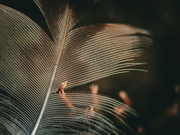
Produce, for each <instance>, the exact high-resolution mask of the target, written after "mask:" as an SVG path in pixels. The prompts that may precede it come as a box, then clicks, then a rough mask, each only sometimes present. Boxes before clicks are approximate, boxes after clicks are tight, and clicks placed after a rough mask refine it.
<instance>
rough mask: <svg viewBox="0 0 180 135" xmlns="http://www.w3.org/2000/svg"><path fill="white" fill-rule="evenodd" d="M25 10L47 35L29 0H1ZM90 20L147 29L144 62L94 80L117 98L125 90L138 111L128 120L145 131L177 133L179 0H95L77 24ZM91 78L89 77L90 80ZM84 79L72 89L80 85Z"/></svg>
mask: <svg viewBox="0 0 180 135" xmlns="http://www.w3.org/2000/svg"><path fill="white" fill-rule="evenodd" d="M0 3H1V4H3V5H6V6H9V7H11V8H14V9H16V10H18V11H20V12H22V13H24V14H25V15H27V16H29V17H30V18H31V19H32V20H34V21H35V22H36V23H37V24H38V25H40V26H41V27H42V29H43V30H44V31H46V33H48V35H49V36H51V35H50V32H49V30H48V28H47V25H46V22H45V20H44V18H43V16H42V14H41V12H40V11H39V9H38V7H37V6H36V5H35V3H34V2H33V0H0ZM95 23H123V24H128V25H132V26H134V27H139V28H143V29H147V30H149V31H150V32H151V33H152V40H153V45H152V47H150V48H149V49H147V50H145V53H144V56H143V57H142V58H141V59H142V61H147V62H148V64H147V65H145V66H143V68H145V69H148V70H149V72H147V73H145V72H137V71H136V72H135V71H134V72H130V73H126V74H121V75H115V76H111V77H108V78H104V79H101V80H97V81H96V82H93V83H95V84H98V85H99V92H100V93H101V94H104V95H108V96H110V97H112V98H115V99H117V100H119V101H122V99H121V98H120V97H119V94H118V93H119V92H120V91H122V90H123V91H126V92H127V94H128V97H129V99H130V100H131V103H132V104H131V107H132V108H133V109H135V110H136V111H137V112H138V113H139V117H138V118H137V119H135V120H134V119H133V121H132V120H131V121H129V122H128V124H129V125H130V126H131V127H133V128H134V129H135V130H137V131H138V132H139V134H145V135H180V37H179V36H180V25H179V24H180V1H179V0H96V4H95V5H94V6H92V8H91V9H89V10H88V12H87V14H86V15H85V16H84V18H83V19H82V20H81V21H80V22H79V24H78V25H77V27H80V26H84V25H88V24H95ZM90 84H91V83H90ZM88 89H89V84H87V85H83V86H81V87H76V88H74V89H71V90H78V91H84V90H88Z"/></svg>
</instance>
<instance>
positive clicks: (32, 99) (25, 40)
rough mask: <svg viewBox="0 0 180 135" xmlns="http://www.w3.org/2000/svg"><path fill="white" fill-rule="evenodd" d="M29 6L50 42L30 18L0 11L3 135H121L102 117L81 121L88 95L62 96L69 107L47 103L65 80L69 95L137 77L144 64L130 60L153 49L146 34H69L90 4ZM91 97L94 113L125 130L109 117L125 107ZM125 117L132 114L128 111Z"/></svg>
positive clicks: (111, 29) (47, 0) (106, 29)
mask: <svg viewBox="0 0 180 135" xmlns="http://www.w3.org/2000/svg"><path fill="white" fill-rule="evenodd" d="M35 2H36V4H37V5H38V7H39V8H40V10H41V11H42V13H43V15H44V17H45V19H46V22H47V24H48V27H49V30H50V32H51V34H52V37H53V41H52V40H51V39H50V38H49V37H48V35H47V34H46V33H45V32H44V31H43V30H42V29H41V28H40V27H39V26H38V25H37V24H36V23H35V22H33V21H32V20H31V19H30V18H28V17H27V16H25V15H24V14H22V13H20V12H18V11H16V10H14V9H11V8H9V7H6V6H3V5H0V50H1V51H0V108H1V110H0V130H1V133H3V134H45V133H46V134H58V133H68V134H71V133H77V134H82V133H92V134H124V133H123V132H121V131H120V130H119V129H117V128H116V126H115V125H113V124H112V123H113V122H112V121H111V120H110V119H108V118H107V117H106V116H104V115H102V113H99V112H98V111H97V112H96V111H95V112H94V114H93V117H90V116H91V115H87V114H89V112H87V106H90V105H92V104H93V100H94V97H93V96H92V94H88V93H70V94H67V97H68V98H69V99H70V101H71V102H72V104H73V107H69V106H66V105H65V104H64V103H63V100H62V99H61V97H60V96H58V95H51V96H50V93H51V92H52V91H54V90H57V89H58V87H59V86H60V83H61V82H63V81H66V80H67V81H68V82H69V84H68V88H72V87H74V86H78V85H82V84H86V83H89V82H92V81H95V80H98V79H101V78H104V77H108V76H111V75H115V74H119V73H125V72H129V71H130V70H141V69H136V68H135V67H137V66H138V65H142V64H145V62H138V61H137V60H136V59H135V58H136V57H139V56H141V55H142V54H143V50H144V49H145V48H147V47H149V45H151V39H150V38H149V36H150V33H149V32H148V31H146V30H142V29H138V28H134V27H131V26H127V25H120V24H95V25H89V26H84V27H80V28H77V29H73V26H75V25H76V23H77V22H78V21H79V20H80V18H81V17H82V16H83V15H84V12H85V11H86V10H87V9H88V8H89V7H90V6H91V5H92V3H93V1H91V0H77V1H76V2H75V1H73V0H72V1H71V0H70V1H68V0H61V1H59V0H35ZM80 3H81V4H80ZM142 71H145V70H142ZM97 98H98V104H99V105H97V106H96V107H95V109H96V110H101V111H104V112H106V113H109V114H110V115H112V116H113V117H116V118H118V119H119V120H120V121H121V122H122V123H123V124H124V125H126V124H125V122H124V121H123V119H122V118H120V116H118V115H117V113H116V112H114V107H115V106H116V107H119V108H120V107H122V106H123V107H124V106H125V105H122V103H120V102H118V101H115V100H114V99H111V98H108V97H105V96H100V95H97ZM123 110H126V113H129V114H131V115H135V112H134V111H133V110H132V109H130V108H129V107H127V106H126V107H125V108H123ZM126 113H124V114H125V115H126ZM104 126H105V128H104ZM126 126H127V125H126ZM127 127H128V126H127ZM128 128H129V129H130V127H128Z"/></svg>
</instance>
